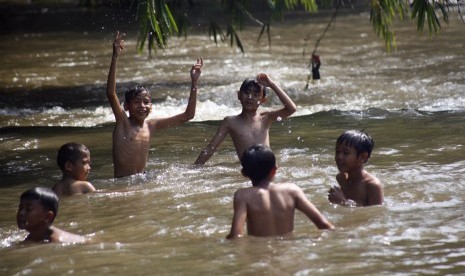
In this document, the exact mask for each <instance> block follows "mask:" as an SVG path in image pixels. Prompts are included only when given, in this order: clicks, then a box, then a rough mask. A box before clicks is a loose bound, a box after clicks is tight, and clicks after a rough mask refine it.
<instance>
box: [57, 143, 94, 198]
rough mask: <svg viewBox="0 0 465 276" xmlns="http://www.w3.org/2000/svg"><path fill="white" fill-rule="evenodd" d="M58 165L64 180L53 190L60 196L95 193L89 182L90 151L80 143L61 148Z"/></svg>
mask: <svg viewBox="0 0 465 276" xmlns="http://www.w3.org/2000/svg"><path fill="white" fill-rule="evenodd" d="M57 164H58V166H59V167H60V169H61V172H62V178H61V180H60V181H58V182H57V183H56V184H55V185H54V186H53V188H52V190H53V191H54V192H55V193H56V194H57V195H58V196H59V197H61V196H70V195H74V194H85V193H89V192H95V188H94V186H93V185H92V184H91V183H90V182H88V181H87V177H88V175H89V172H90V152H89V149H88V148H87V147H86V146H84V145H82V144H79V143H74V142H70V143H66V144H64V145H63V146H61V147H60V149H59V150H58V155H57Z"/></svg>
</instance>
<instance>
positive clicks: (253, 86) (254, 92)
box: [239, 79, 266, 98]
mask: <svg viewBox="0 0 465 276" xmlns="http://www.w3.org/2000/svg"><path fill="white" fill-rule="evenodd" d="M239 92H240V93H244V94H247V95H251V96H255V97H256V96H260V93H262V92H263V96H262V98H265V97H266V87H265V86H263V85H261V84H259V83H258V82H257V80H256V79H246V80H244V82H242V85H241V88H240V89H239Z"/></svg>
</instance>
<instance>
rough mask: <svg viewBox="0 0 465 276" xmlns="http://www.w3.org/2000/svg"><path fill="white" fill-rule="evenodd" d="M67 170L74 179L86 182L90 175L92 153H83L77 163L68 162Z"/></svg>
mask: <svg viewBox="0 0 465 276" xmlns="http://www.w3.org/2000/svg"><path fill="white" fill-rule="evenodd" d="M66 169H67V170H68V171H69V173H70V174H71V175H72V176H73V178H74V179H76V180H80V181H86V180H87V177H88V176H89V173H90V152H89V151H87V150H86V151H81V156H80V157H79V159H78V160H76V161H75V162H68V163H67V167H66Z"/></svg>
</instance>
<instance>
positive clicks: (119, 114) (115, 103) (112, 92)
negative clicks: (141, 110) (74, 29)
mask: <svg viewBox="0 0 465 276" xmlns="http://www.w3.org/2000/svg"><path fill="white" fill-rule="evenodd" d="M123 48H124V40H122V37H121V36H120V34H119V31H118V32H117V33H116V37H115V40H114V41H113V55H112V57H111V65H110V72H109V73H108V80H107V97H108V101H109V102H110V105H111V109H112V110H113V114H114V115H115V120H116V122H119V121H121V120H122V119H123V118H124V116H126V114H125V113H124V110H123V108H122V107H121V104H120V103H119V100H118V96H116V64H117V62H118V56H119V54H120V53H121V51H122V50H123Z"/></svg>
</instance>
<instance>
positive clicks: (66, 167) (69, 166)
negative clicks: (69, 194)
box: [65, 161, 73, 171]
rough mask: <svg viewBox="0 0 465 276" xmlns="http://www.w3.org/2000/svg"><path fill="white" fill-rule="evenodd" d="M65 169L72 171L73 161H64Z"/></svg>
mask: <svg viewBox="0 0 465 276" xmlns="http://www.w3.org/2000/svg"><path fill="white" fill-rule="evenodd" d="M65 170H67V171H72V170H73V163H72V162H71V161H66V163H65Z"/></svg>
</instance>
